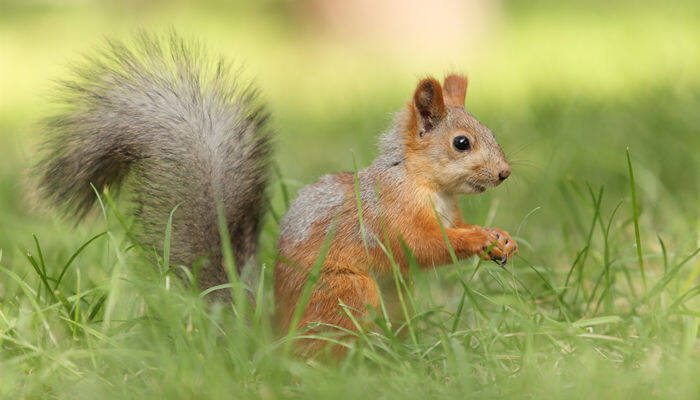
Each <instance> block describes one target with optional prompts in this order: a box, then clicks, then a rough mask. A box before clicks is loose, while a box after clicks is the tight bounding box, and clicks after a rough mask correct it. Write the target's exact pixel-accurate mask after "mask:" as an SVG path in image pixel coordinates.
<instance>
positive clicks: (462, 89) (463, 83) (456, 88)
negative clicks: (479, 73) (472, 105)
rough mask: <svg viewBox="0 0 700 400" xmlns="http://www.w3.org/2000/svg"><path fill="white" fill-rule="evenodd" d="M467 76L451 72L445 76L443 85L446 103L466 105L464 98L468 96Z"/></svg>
mask: <svg viewBox="0 0 700 400" xmlns="http://www.w3.org/2000/svg"><path fill="white" fill-rule="evenodd" d="M467 83H468V81H467V77H466V76H464V75H457V74H450V75H448V76H447V77H445V83H444V85H443V89H444V93H445V103H446V104H447V105H450V106H462V107H464V99H465V97H466V96H467Z"/></svg>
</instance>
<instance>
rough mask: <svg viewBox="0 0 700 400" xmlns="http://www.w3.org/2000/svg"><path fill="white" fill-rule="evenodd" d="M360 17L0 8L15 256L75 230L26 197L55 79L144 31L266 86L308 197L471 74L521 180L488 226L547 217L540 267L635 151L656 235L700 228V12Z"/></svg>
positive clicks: (218, 4) (479, 214) (479, 101)
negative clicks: (38, 241)
mask: <svg viewBox="0 0 700 400" xmlns="http://www.w3.org/2000/svg"><path fill="white" fill-rule="evenodd" d="M326 3H327V4H326ZM336 3H338V4H341V5H337V4H336ZM328 4H330V6H329V5H328ZM333 4H336V6H333ZM342 4H343V2H317V1H302V2H297V1H274V0H266V1H259V2H228V1H212V0H208V1H182V0H171V1H136V0H131V1H85V0H83V1H78V0H76V1H49V0H44V1H40V0H25V1H8V0H3V1H2V2H0V7H2V8H1V12H0V38H1V42H0V46H2V47H1V48H0V54H1V55H0V57H1V63H0V88H1V89H0V93H1V94H0V140H2V144H3V145H2V147H1V148H0V248H2V249H4V251H5V257H6V258H5V259H6V260H7V259H8V257H9V258H12V257H14V254H15V249H16V248H17V241H20V242H26V241H27V240H28V239H29V235H30V233H33V232H38V231H44V230H49V231H47V234H49V235H53V234H55V233H56V232H62V231H65V230H66V229H72V228H69V225H66V224H65V223H63V222H61V221H59V220H56V219H55V218H54V219H51V217H48V216H47V215H42V214H40V213H37V212H35V211H33V210H31V209H30V207H29V206H30V203H28V202H27V201H26V193H27V191H28V190H27V186H26V182H27V180H26V179H25V176H24V172H25V169H26V168H27V166H28V165H30V164H31V163H32V162H33V160H34V159H35V158H34V152H35V146H36V143H37V138H38V137H39V135H40V125H38V124H37V121H38V120H39V119H40V118H41V117H42V116H44V115H45V114H46V113H47V112H48V110H49V106H50V103H49V100H50V99H49V93H50V88H51V87H52V85H53V81H52V80H54V79H60V78H61V77H63V76H66V72H67V69H68V65H69V64H70V63H71V62H75V61H76V60H80V56H81V55H82V54H85V53H88V52H89V51H91V50H93V49H94V48H95V47H98V46H100V45H101V43H102V41H103V39H104V38H105V37H107V38H110V37H111V38H115V37H116V38H128V37H129V35H131V34H133V33H134V32H135V31H136V30H137V29H139V28H147V29H150V30H154V31H165V30H167V29H170V28H175V29H176V30H177V31H179V32H180V33H182V34H183V35H185V36H190V37H194V38H197V39H198V40H201V41H202V42H203V43H205V44H206V46H207V47H208V48H209V49H210V51H211V52H212V53H214V54H219V53H220V54H223V55H225V56H226V57H227V58H229V59H230V60H233V61H234V62H235V63H236V64H237V65H240V66H243V70H244V71H245V72H244V73H245V74H246V75H247V76H249V77H252V78H255V79H256V81H257V84H258V85H259V86H260V87H261V88H262V89H263V92H264V96H265V98H266V99H267V101H268V102H269V104H270V109H271V110H272V112H273V116H274V124H275V127H276V129H277V131H278V134H277V140H276V141H277V151H276V156H275V159H276V160H277V162H278V164H279V166H280V168H281V170H282V171H283V175H284V178H285V180H286V181H288V183H289V184H290V187H291V188H292V189H298V188H299V187H300V186H301V185H303V184H307V183H310V182H312V181H313V180H315V178H316V177H318V176H319V175H321V174H323V173H327V172H336V171H341V170H350V169H352V157H353V155H354V157H355V158H356V159H357V162H358V165H359V166H361V167H362V166H366V165H368V164H369V163H370V162H371V160H372V159H373V157H374V156H375V155H376V150H375V142H376V138H377V135H378V134H379V132H381V131H382V130H383V129H385V127H386V126H387V125H388V122H389V120H390V118H391V114H392V113H393V112H395V111H397V110H398V109H399V108H401V107H402V106H403V105H404V104H405V102H406V101H407V100H408V99H409V98H410V95H411V94H412V90H413V88H414V85H415V83H416V81H417V79H418V78H420V77H423V76H425V75H429V74H432V75H435V76H437V77H438V78H441V77H442V76H443V75H444V74H445V73H447V72H449V71H459V72H465V73H467V74H468V75H469V78H470V87H469V90H468V94H467V108H468V109H469V110H470V111H471V112H472V113H473V114H475V115H476V116H477V118H479V119H480V120H482V122H484V123H485V124H486V125H488V126H489V127H491V128H492V129H493V130H494V132H495V133H496V136H497V139H498V140H499V142H500V143H501V145H502V147H503V148H504V150H505V152H506V153H507V155H508V156H509V158H510V159H511V161H512V164H513V170H514V173H513V175H512V178H511V179H509V180H508V181H507V182H506V184H504V185H502V186H501V187H499V188H496V189H494V190H492V191H490V192H489V193H487V194H485V195H482V196H473V197H469V198H466V199H464V200H463V202H464V203H463V204H464V211H465V215H466V218H467V219H468V220H469V221H470V222H475V223H482V222H483V221H484V219H485V218H486V215H487V213H488V210H489V209H491V206H492V205H494V204H495V203H497V206H498V209H497V213H496V219H495V221H494V224H496V225H498V226H502V227H505V228H507V229H511V230H512V229H515V228H517V227H518V226H519V224H520V223H521V221H522V220H523V218H524V216H525V215H527V214H528V213H530V212H531V211H532V210H534V209H537V211H536V212H535V213H534V214H533V215H532V216H531V218H530V219H529V220H528V222H527V224H525V225H524V226H523V227H522V231H521V232H520V235H521V236H522V237H524V238H526V239H527V241H528V242H530V243H532V245H533V247H536V248H537V249H536V250H537V251H534V252H533V254H532V257H535V258H536V257H537V256H538V255H539V254H542V255H545V256H546V257H557V254H560V253H562V251H561V249H560V250H559V251H554V250H555V249H554V247H556V246H555V241H554V240H553V239H552V237H557V238H560V237H561V234H562V231H564V233H565V234H566V232H567V231H569V230H570V229H571V227H570V226H567V224H568V222H565V221H564V220H563V219H562V218H561V214H562V213H566V212H567V211H566V210H567V205H566V202H567V201H569V200H567V198H566V197H565V196H563V195H562V185H564V186H567V185H568V183H567V181H570V182H573V183H574V184H577V185H579V186H580V187H581V188H585V184H586V183H590V184H591V185H592V186H593V187H595V188H596V189H597V188H598V187H599V186H600V185H605V187H606V189H605V190H606V199H609V201H610V202H612V203H613V204H614V203H616V202H617V201H618V200H619V199H620V198H621V197H622V196H623V195H625V194H626V193H627V190H628V187H627V184H626V179H627V178H626V176H627V172H626V168H625V167H626V161H625V157H624V151H625V148H626V147H628V146H629V147H630V150H631V153H632V157H633V160H634V162H635V165H636V168H637V169H638V175H639V176H638V181H639V190H640V191H641V193H642V201H641V202H642V208H643V217H644V218H646V219H647V221H648V222H649V225H648V226H649V227H650V228H653V229H654V230H658V231H659V233H660V234H662V235H663V236H664V238H667V240H668V241H671V242H674V241H682V240H684V239H687V235H688V234H689V233H692V232H694V231H695V230H696V229H697V228H698V189H699V185H700V183H699V182H700V168H699V166H700V161H699V157H700V155H699V154H700V152H699V150H700V129H699V128H698V127H699V126H700V107H699V106H700V100H699V95H700V46H698V37H700V24H699V23H698V17H699V15H700V5H698V3H697V2H693V1H674V2H666V1H658V2H657V1H651V2H640V1H622V0H619V1H610V2H592V3H591V2H585V3H581V2H561V1H504V2H482V1H468V2H458V1H449V0H441V1H439V2H437V3H434V5H433V6H429V5H427V4H422V5H421V4H420V2H418V3H417V5H415V4H413V3H411V4H413V5H408V3H406V5H403V6H401V3H400V2H398V3H396V4H394V3H393V2H389V3H387V5H386V6H384V7H377V6H375V5H371V6H369V8H371V9H372V10H373V11H371V12H370V11H367V10H363V9H362V7H365V8H367V7H368V6H367V4H371V2H369V3H368V2H363V1H360V2H358V3H357V4H358V6H357V8H358V9H359V11H358V10H354V11H352V10H350V11H349V10H348V9H347V6H342ZM334 7H335V8H334ZM343 7H345V8H343ZM404 9H407V10H408V11H405V10H404ZM397 10H404V11H402V12H398V11H397ZM351 11H352V12H351ZM363 13H364V14H363ZM370 14H371V18H370V17H369V15H370ZM375 14H377V15H375ZM397 19H401V20H398V21H397ZM338 21H341V22H338ZM368 21H369V22H368ZM445 25H449V26H447V27H445ZM378 26H381V27H384V29H377V27H378ZM278 205H279V203H278ZM278 211H280V212H282V211H283V210H281V209H279V210H278ZM47 218H49V219H48V220H47ZM51 220H53V222H49V221H51ZM78 229H83V228H78ZM646 233H647V234H649V235H650V236H651V237H652V238H653V237H655V235H656V233H657V232H656V231H654V232H646ZM565 236H566V235H565ZM71 239H73V238H72V237H67V238H65V240H71ZM271 242H274V239H271ZM64 244H65V243H58V244H57V245H59V246H61V245H64ZM552 246H554V247H552ZM553 252H554V253H553ZM550 261H551V260H550Z"/></svg>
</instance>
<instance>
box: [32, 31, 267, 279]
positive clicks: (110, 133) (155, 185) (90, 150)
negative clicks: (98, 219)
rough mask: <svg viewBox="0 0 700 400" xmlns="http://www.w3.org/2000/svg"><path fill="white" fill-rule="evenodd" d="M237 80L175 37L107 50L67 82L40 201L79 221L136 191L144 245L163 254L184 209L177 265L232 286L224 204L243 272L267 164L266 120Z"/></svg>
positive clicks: (46, 152) (48, 145)
mask: <svg viewBox="0 0 700 400" xmlns="http://www.w3.org/2000/svg"><path fill="white" fill-rule="evenodd" d="M239 79H240V78H239V77H238V76H235V75H233V76H232V75H231V74H230V71H229V68H228V66H227V65H226V64H225V63H224V62H223V61H222V60H215V61H214V62H212V61H211V60H209V59H207V57H206V56H205V54H204V52H203V50H202V49H201V48H200V47H199V46H198V45H197V44H196V43H192V42H187V41H185V40H183V39H181V38H180V37H178V36H176V35H175V34H171V35H170V36H168V37H159V36H155V35H149V34H145V33H143V34H141V35H139V36H138V37H137V38H136V39H135V40H134V43H133V44H131V45H126V44H124V43H122V42H114V41H109V42H108V43H107V46H106V48H105V49H103V50H102V51H100V52H98V53H97V54H96V55H94V56H92V57H88V59H87V61H86V62H85V63H84V64H83V65H81V66H79V67H77V68H75V69H74V75H73V78H72V79H71V80H67V81H64V82H62V83H61V86H60V91H59V93H60V106H61V107H60V109H59V111H58V112H57V113H56V114H55V115H54V116H53V117H51V118H49V119H48V120H47V121H46V122H47V123H46V137H47V139H46V141H45V144H44V146H43V157H42V160H41V161H40V163H39V164H38V165H37V168H38V170H39V172H40V174H41V178H40V190H41V192H42V194H43V195H44V196H45V197H47V198H48V199H50V200H51V201H52V202H53V203H55V204H56V205H58V206H60V207H61V208H62V209H63V210H65V211H66V213H67V214H70V215H75V216H77V217H78V218H82V217H84V216H85V215H86V213H87V212H88V211H89V210H90V209H91V207H92V205H93V204H94V202H95V199H96V195H95V193H94V190H93V188H92V186H94V187H95V188H96V189H97V190H102V188H103V187H112V188H117V187H119V186H120V185H121V184H123V183H124V182H129V183H130V184H129V188H130V189H131V191H132V192H133V200H134V202H135V205H136V207H135V209H136V211H135V213H136V214H137V221H138V224H139V228H138V229H137V232H139V233H140V234H139V238H140V240H141V243H142V244H143V245H145V246H146V247H147V248H149V249H150V248H154V249H156V251H162V242H163V238H164V230H165V226H166V224H167V221H168V217H169V214H170V212H171V211H172V210H173V209H174V208H175V207H176V206H177V210H176V211H175V213H174V216H173V228H172V239H171V260H172V263H173V264H184V265H190V264H192V263H193V262H194V261H196V260H197V259H198V258H199V257H205V258H206V259H208V260H209V262H207V263H205V264H204V266H203V267H202V270H201V271H200V284H201V285H202V286H204V287H208V286H212V285H216V284H220V283H224V282H226V281H227V277H226V272H225V271H224V269H223V268H222V265H221V264H222V260H221V250H220V247H221V241H220V237H219V228H218V216H217V215H218V214H217V206H218V205H221V206H222V209H223V211H224V214H225V217H226V223H227V226H228V231H229V234H230V237H231V242H232V246H233V251H234V257H235V261H236V263H237V266H238V267H239V269H240V268H242V266H243V264H245V263H246V262H247V261H248V260H249V259H250V258H251V257H252V256H253V255H254V253H255V251H256V244H257V238H258V233H259V230H260V227H261V222H260V220H261V217H262V213H263V204H264V203H265V202H264V193H265V186H266V182H267V175H268V174H267V170H268V164H269V156H270V140H269V139H270V134H269V131H268V129H267V126H266V121H267V118H268V114H267V112H266V111H265V109H264V107H263V106H262V104H261V103H260V102H259V100H258V96H257V91H256V90H255V89H254V88H253V87H252V86H251V85H250V84H244V83H241V82H239Z"/></svg>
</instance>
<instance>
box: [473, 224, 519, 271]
mask: <svg viewBox="0 0 700 400" xmlns="http://www.w3.org/2000/svg"><path fill="white" fill-rule="evenodd" d="M482 229H483V230H484V232H485V233H486V241H485V242H484V245H483V246H482V247H481V251H480V252H478V255H479V257H481V258H483V259H484V260H493V261H495V262H496V263H498V264H499V265H500V266H504V265H505V264H506V262H507V261H508V260H509V259H510V258H511V257H513V256H514V255H515V254H518V243H516V241H515V240H514V239H513V238H512V237H510V235H509V234H508V232H506V231H504V230H501V229H498V228H482Z"/></svg>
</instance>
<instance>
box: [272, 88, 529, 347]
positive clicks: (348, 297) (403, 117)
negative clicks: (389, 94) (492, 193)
mask: <svg viewBox="0 0 700 400" xmlns="http://www.w3.org/2000/svg"><path fill="white" fill-rule="evenodd" d="M466 89H467V78H466V77H464V76H460V75H449V76H447V77H446V78H445V81H444V84H443V85H442V86H440V83H439V82H438V81H436V80H435V79H433V78H427V79H423V80H421V81H420V82H419V83H418V86H417V87H416V90H415V93H414V94H413V99H412V101H411V102H409V103H408V105H407V106H406V107H405V108H404V109H403V110H402V111H401V112H400V113H398V115H397V116H396V118H395V121H394V123H393V125H392V127H391V128H390V129H389V130H388V131H387V132H386V133H384V134H383V135H382V137H381V154H380V155H379V157H377V159H376V160H375V161H374V162H373V163H372V165H370V166H369V167H367V168H365V169H363V170H361V171H360V172H359V173H358V174H357V179H358V181H359V182H358V183H359V198H360V201H361V204H362V219H363V225H364V234H365V235H364V236H365V237H364V238H363V235H362V233H363V232H362V229H361V226H360V215H359V213H358V204H357V191H356V186H355V174H353V173H350V172H346V173H340V174H335V175H325V176H323V177H322V178H321V179H320V180H319V181H318V182H316V183H314V184H312V185H309V186H307V187H305V188H303V189H302V190H301V191H300V192H299V195H298V197H297V198H296V200H294V202H292V204H291V206H290V208H289V211H288V212H287V214H286V216H285V218H284V219H283V221H282V223H281V226H280V227H281V231H280V236H279V241H278V251H279V254H280V261H279V262H278V263H277V264H276V266H275V299H276V302H277V316H278V321H279V323H280V324H281V328H282V330H286V329H288V328H289V324H290V323H291V322H292V321H291V318H292V316H293V314H294V310H295V308H296V306H297V302H298V300H299V295H300V293H301V292H302V289H303V287H304V285H305V282H306V279H307V277H308V275H309V272H310V270H311V268H312V267H313V265H314V263H315V262H316V260H317V258H318V256H319V251H320V248H321V246H322V243H323V242H324V240H325V239H326V236H327V235H329V232H330V229H331V227H332V226H335V231H334V233H333V236H332V242H331V244H330V247H329V249H328V252H327V254H326V255H325V259H324V260H323V264H322V267H321V272H320V278H319V280H318V283H317V284H316V286H315V288H314V289H313V292H312V294H311V297H310V299H309V301H308V303H307V305H306V309H305V311H304V312H303V315H302V317H301V319H300V321H299V322H298V326H297V327H298V328H304V327H306V326H308V324H310V323H314V322H321V323H323V324H330V325H335V326H339V327H342V328H345V329H349V330H355V329H356V328H355V324H354V323H353V321H352V319H351V318H350V317H349V316H348V315H347V314H346V312H345V311H344V310H343V309H341V307H340V302H341V301H342V303H343V304H345V305H346V306H348V307H349V308H348V310H353V311H352V312H353V313H354V314H356V315H355V316H356V317H357V319H358V320H359V319H361V318H362V317H363V316H364V314H365V311H366V310H367V307H373V308H374V309H379V299H378V295H377V289H376V284H375V281H374V279H373V278H372V274H377V275H380V274H388V273H391V268H392V266H391V262H390V259H389V256H388V255H387V254H386V252H385V251H384V250H383V248H390V249H393V252H392V253H393V258H394V261H395V263H396V264H397V265H398V267H399V268H400V270H401V271H403V272H405V271H407V270H408V259H407V257H406V255H405V254H404V252H403V250H402V249H403V244H405V245H406V246H407V248H408V249H410V251H411V252H412V254H413V257H415V260H416V261H417V262H418V264H419V265H420V266H421V267H423V268H432V267H435V266H439V265H444V264H448V263H450V262H451V255H450V253H449V251H448V245H447V242H446V241H445V235H444V234H443V232H442V229H441V227H440V222H441V223H442V225H443V227H444V230H445V234H446V236H447V239H448V240H449V244H450V245H451V246H452V248H453V249H454V253H455V254H456V256H457V257H458V258H460V259H461V258H467V257H471V256H474V255H476V256H479V257H483V258H484V259H486V260H489V259H493V260H497V261H498V262H499V263H501V264H504V263H505V262H506V261H507V260H508V259H509V258H510V257H512V256H513V255H514V254H516V253H517V251H518V247H517V243H516V242H515V240H513V239H512V238H511V237H510V235H509V234H508V233H506V232H505V231H503V230H500V229H497V228H484V227H481V226H477V225H470V224H468V223H466V222H464V221H463V220H462V215H461V213H460V210H459V207H458V205H457V196H458V195H459V194H477V193H482V192H483V191H485V190H486V188H488V187H493V186H496V185H499V184H500V183H501V182H503V181H504V180H505V179H506V178H508V176H510V173H511V170H510V165H509V164H508V161H507V160H506V157H505V155H504V154H503V151H502V150H501V147H500V146H499V144H498V143H497V142H496V139H495V138H494V135H493V133H492V132H491V131H490V130H489V129H488V128H486V127H485V126H484V125H482V124H481V123H480V122H479V121H477V120H476V118H474V116H472V115H471V114H469V113H468V112H467V111H466V110H465V108H464V100H465V95H466ZM436 212H437V215H439V218H440V222H438V219H437V218H438V217H437V216H436ZM402 242H403V244H402ZM487 251H488V252H487ZM324 344H325V343H324V342H323V341H321V340H311V341H306V342H304V344H302V345H300V348H299V352H300V353H302V354H304V355H310V354H314V353H315V352H316V351H317V350H319V348H320V347H321V346H323V345H324Z"/></svg>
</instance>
